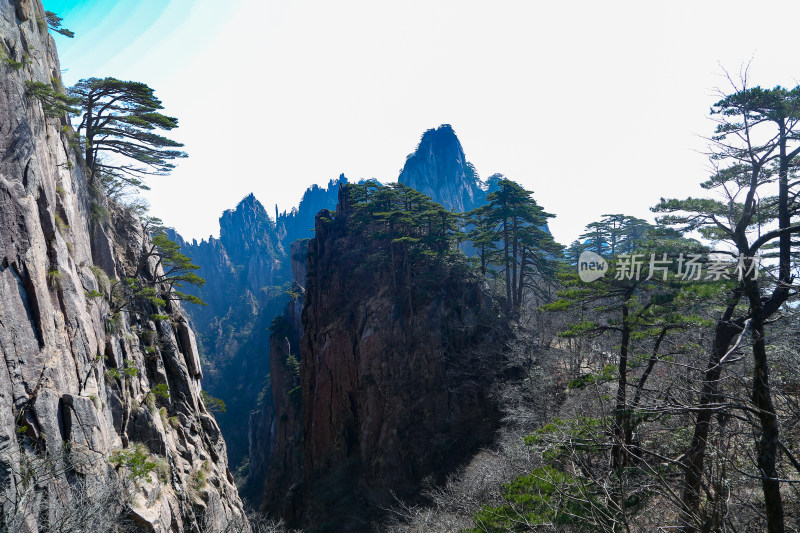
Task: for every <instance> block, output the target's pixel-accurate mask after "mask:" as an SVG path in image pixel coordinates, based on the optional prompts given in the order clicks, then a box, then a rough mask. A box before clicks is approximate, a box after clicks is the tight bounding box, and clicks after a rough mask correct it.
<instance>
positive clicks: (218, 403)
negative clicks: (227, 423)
mask: <svg viewBox="0 0 800 533" xmlns="http://www.w3.org/2000/svg"><path fill="white" fill-rule="evenodd" d="M200 398H201V399H202V400H203V405H205V406H206V409H208V410H209V411H211V412H212V413H224V412H225V411H226V410H227V408H226V406H225V402H224V401H222V400H221V399H219V398H215V397H214V396H211V395H210V394H208V393H207V392H206V391H200Z"/></svg>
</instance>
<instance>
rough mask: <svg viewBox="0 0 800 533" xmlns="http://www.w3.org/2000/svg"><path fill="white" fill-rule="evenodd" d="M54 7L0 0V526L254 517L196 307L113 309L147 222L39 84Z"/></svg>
mask: <svg viewBox="0 0 800 533" xmlns="http://www.w3.org/2000/svg"><path fill="white" fill-rule="evenodd" d="M44 21H45V14H44V9H43V7H42V5H41V2H40V1H39V0H15V1H13V2H12V1H9V0H4V1H2V2H0V56H2V57H0V361H2V362H3V364H2V365H0V487H2V488H1V490H2V496H3V499H2V516H1V517H0V523H2V526H0V527H4V528H6V529H7V530H11V531H39V530H42V531H44V530H57V528H58V527H62V529H61V530H68V529H67V526H70V525H72V526H74V527H75V529H73V530H76V531H77V530H87V531H88V530H91V531H103V530H104V529H103V528H104V527H111V526H110V525H109V524H111V525H114V526H116V525H122V526H124V527H129V528H130V530H135V531H198V532H199V531H224V530H226V528H227V527H230V525H231V524H238V529H240V530H243V531H246V530H248V529H249V527H248V526H247V523H246V521H245V520H244V518H243V511H242V505H241V501H240V500H239V497H238V495H237V492H236V488H235V486H234V485H233V478H232V476H231V474H230V472H229V470H228V467H227V460H226V451H225V442H224V440H223V439H222V436H221V433H220V431H219V428H218V426H217V424H216V422H215V420H214V418H213V417H212V416H211V415H210V414H209V413H208V412H207V411H206V409H205V407H204V406H203V403H202V401H201V399H200V378H201V376H202V373H201V369H200V365H199V354H198V349H197V345H196V343H195V342H194V340H193V339H194V336H193V333H192V332H191V329H190V328H189V327H188V326H187V323H186V319H185V318H184V312H183V310H182V308H181V307H180V305H178V304H177V303H171V304H168V305H167V306H166V307H162V308H156V307H154V306H149V307H148V305H145V304H142V305H136V306H132V307H131V308H130V310H129V311H128V312H122V313H119V314H117V315H113V314H112V313H111V312H110V309H109V304H108V302H107V300H108V299H109V296H108V295H109V290H110V286H111V284H113V283H114V278H115V277H116V278H119V277H122V276H124V275H126V273H127V275H130V272H131V270H132V265H133V264H135V263H136V261H137V260H138V258H139V257H140V255H141V251H142V246H144V245H146V244H147V237H146V236H145V235H143V230H142V227H141V224H140V223H139V221H138V220H137V219H136V218H135V217H134V216H132V215H130V214H129V213H127V212H126V211H125V210H122V209H119V208H117V207H115V206H113V205H109V204H108V203H107V201H106V199H105V198H104V197H103V196H102V193H101V192H99V191H98V190H97V189H93V188H92V187H91V186H90V184H89V182H88V176H87V174H86V172H85V171H84V167H83V163H82V160H81V159H80V156H79V155H78V154H77V153H76V151H75V149H74V145H73V143H74V138H73V135H74V134H73V133H72V131H71V128H70V127H69V126H68V125H67V121H66V118H60V119H48V118H46V117H45V115H44V113H43V110H42V108H41V105H40V104H39V102H38V101H36V100H34V99H31V98H29V97H28V96H27V95H26V86H25V82H26V81H40V82H43V83H48V84H51V83H52V84H53V86H54V87H58V86H60V67H59V62H58V57H57V54H56V50H55V44H54V42H53V40H52V38H51V37H50V35H49V34H48V31H47V25H46V22H44ZM152 268H153V265H152V264H151V265H150V269H151V270H152ZM109 278H111V279H110V280H109ZM164 316H167V317H168V318H164ZM136 459H142V461H143V462H144V465H145V466H147V465H153V471H152V472H150V473H149V474H148V475H144V476H137V475H136V472H134V470H132V468H131V467H133V466H135V465H134V464H133V462H135V460H136Z"/></svg>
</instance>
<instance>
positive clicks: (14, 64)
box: [0, 43, 31, 70]
mask: <svg viewBox="0 0 800 533" xmlns="http://www.w3.org/2000/svg"><path fill="white" fill-rule="evenodd" d="M0 61H1V62H3V63H5V64H6V65H8V66H9V67H11V68H12V69H14V70H20V69H21V68H22V67H24V66H25V65H27V64H29V63H30V62H31V61H30V57H28V56H27V55H23V56H22V61H16V60H15V59H13V58H11V57H9V55H8V52H6V48H5V46H4V45H3V44H2V43H0Z"/></svg>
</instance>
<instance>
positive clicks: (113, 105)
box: [68, 78, 186, 190]
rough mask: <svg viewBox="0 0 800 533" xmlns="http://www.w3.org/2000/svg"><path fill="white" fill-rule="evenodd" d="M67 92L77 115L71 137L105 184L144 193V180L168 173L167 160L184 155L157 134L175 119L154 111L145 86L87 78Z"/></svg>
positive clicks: (158, 107)
mask: <svg viewBox="0 0 800 533" xmlns="http://www.w3.org/2000/svg"><path fill="white" fill-rule="evenodd" d="M68 94H69V96H70V97H72V98H74V99H75V102H76V106H77V107H79V109H80V112H81V117H80V118H81V120H80V123H79V124H78V127H77V133H78V134H79V135H82V137H81V138H80V140H81V143H82V147H83V150H84V157H85V159H86V164H87V165H88V167H89V169H90V171H91V172H92V176H93V177H95V178H99V179H100V180H101V181H103V182H104V183H105V184H106V185H108V186H112V185H117V186H119V185H120V184H122V185H127V186H132V187H135V188H140V189H147V188H148V187H147V185H146V184H145V183H144V181H143V180H144V178H145V177H146V176H148V175H159V176H162V175H165V174H168V173H169V172H170V171H171V170H172V169H173V168H174V167H175V165H174V164H173V163H172V161H173V160H175V159H179V158H182V157H186V153H185V152H182V151H180V150H178V148H181V147H182V146H183V145H182V144H181V143H179V142H177V141H174V140H171V139H169V138H167V137H164V136H163V135H160V134H159V133H157V131H158V130H163V131H170V130H172V129H174V128H176V127H177V126H178V119H177V118H175V117H170V116H167V115H164V114H162V113H160V112H159V111H160V110H161V109H163V106H162V104H161V100H159V99H158V98H156V96H155V94H154V92H153V89H152V88H150V87H148V86H147V85H146V84H144V83H140V82H134V81H122V80H118V79H116V78H89V79H83V80H80V81H79V82H78V83H77V84H75V85H74V86H73V87H71V88H70V89H69V91H68ZM112 190H113V187H112Z"/></svg>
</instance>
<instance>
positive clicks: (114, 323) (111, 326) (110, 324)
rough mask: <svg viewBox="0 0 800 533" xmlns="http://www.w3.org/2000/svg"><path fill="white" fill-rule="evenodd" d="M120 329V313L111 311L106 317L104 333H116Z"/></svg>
mask: <svg viewBox="0 0 800 533" xmlns="http://www.w3.org/2000/svg"><path fill="white" fill-rule="evenodd" d="M121 329H122V315H120V314H119V313H112V314H111V315H109V316H108V317H107V318H106V333H107V334H109V335H116V334H117V333H119V331H120V330H121Z"/></svg>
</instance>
